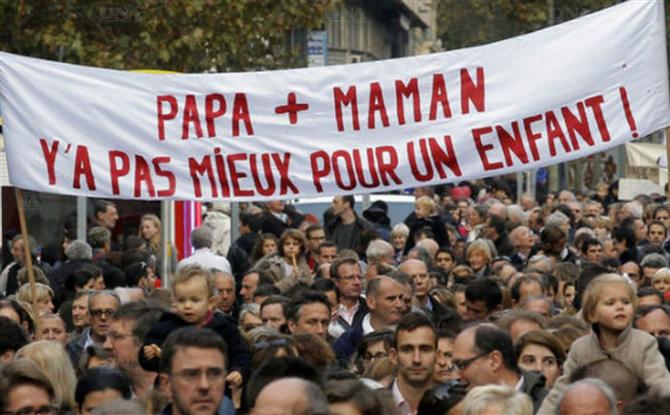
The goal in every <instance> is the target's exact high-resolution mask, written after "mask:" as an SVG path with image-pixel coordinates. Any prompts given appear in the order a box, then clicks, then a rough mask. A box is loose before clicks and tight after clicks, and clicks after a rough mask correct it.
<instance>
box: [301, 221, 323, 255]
mask: <svg viewBox="0 0 670 415" xmlns="http://www.w3.org/2000/svg"><path fill="white" fill-rule="evenodd" d="M305 237H306V239H307V247H308V248H309V252H310V253H311V255H313V256H316V255H318V253H319V245H321V244H322V243H323V242H325V241H326V231H325V230H324V229H323V226H321V225H318V224H316V225H311V226H309V227H308V228H307V229H305Z"/></svg>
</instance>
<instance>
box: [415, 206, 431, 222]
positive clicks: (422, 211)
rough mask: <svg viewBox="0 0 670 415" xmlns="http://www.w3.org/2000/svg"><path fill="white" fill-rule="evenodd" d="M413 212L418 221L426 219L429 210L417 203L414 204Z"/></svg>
mask: <svg viewBox="0 0 670 415" xmlns="http://www.w3.org/2000/svg"><path fill="white" fill-rule="evenodd" d="M414 212H415V213H416V217H417V218H419V219H421V218H426V217H428V216H429V215H430V208H429V207H428V206H423V205H420V204H418V203H415V204H414Z"/></svg>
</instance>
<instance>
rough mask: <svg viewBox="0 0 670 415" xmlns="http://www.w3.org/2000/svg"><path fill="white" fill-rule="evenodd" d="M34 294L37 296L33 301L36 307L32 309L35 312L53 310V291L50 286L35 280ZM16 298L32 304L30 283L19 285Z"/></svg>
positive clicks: (51, 311)
mask: <svg viewBox="0 0 670 415" xmlns="http://www.w3.org/2000/svg"><path fill="white" fill-rule="evenodd" d="M35 296H36V298H37V300H36V301H35V305H36V307H37V309H36V310H34V312H35V313H37V314H39V315H43V314H46V313H53V312H54V304H53V297H54V291H53V290H52V289H51V287H49V286H48V285H46V284H40V283H39V282H36V283H35ZM16 299H17V300H18V301H23V302H25V303H28V304H30V305H32V304H33V292H32V289H31V288H30V284H23V285H22V286H21V287H19V290H18V291H17V292H16Z"/></svg>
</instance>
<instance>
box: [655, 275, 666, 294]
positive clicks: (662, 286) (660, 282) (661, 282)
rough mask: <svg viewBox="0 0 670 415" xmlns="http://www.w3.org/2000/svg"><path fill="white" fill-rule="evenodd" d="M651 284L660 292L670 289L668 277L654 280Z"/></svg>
mask: <svg viewBox="0 0 670 415" xmlns="http://www.w3.org/2000/svg"><path fill="white" fill-rule="evenodd" d="M652 285H653V286H654V288H656V289H657V290H659V291H660V292H662V293H665V292H666V291H668V290H670V278H659V279H657V280H655V281H654V282H653V283H652Z"/></svg>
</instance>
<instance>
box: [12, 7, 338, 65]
mask: <svg viewBox="0 0 670 415" xmlns="http://www.w3.org/2000/svg"><path fill="white" fill-rule="evenodd" d="M335 1H336V0H280V1H278V0H253V1H247V0H169V1H168V0H143V1H137V2H128V3H126V4H123V3H121V2H108V1H86V0H79V1H76V0H62V1H53V0H34V1H26V0H0V28H1V29H0V49H2V50H4V51H8V52H13V53H18V54H22V55H28V56H34V57H40V58H46V59H52V60H62V61H65V62H70V63H77V64H83V65H92V66H101V67H107V68H116V69H136V68H153V69H165V70H174V71H180V72H203V71H210V70H215V71H219V72H223V71H243V70H251V69H273V68H282V67H294V66H298V65H300V64H301V63H302V59H303V57H302V56H301V54H300V52H301V51H300V49H299V46H300V42H296V41H295V34H296V33H299V32H300V30H303V33H304V30H305V29H312V28H319V27H320V26H321V25H322V24H323V20H324V16H325V14H326V12H328V11H329V10H330V9H331V8H332V7H334V2H335Z"/></svg>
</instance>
